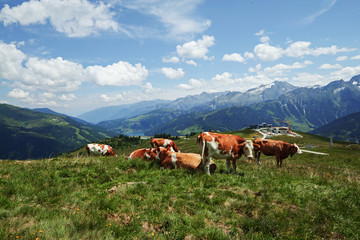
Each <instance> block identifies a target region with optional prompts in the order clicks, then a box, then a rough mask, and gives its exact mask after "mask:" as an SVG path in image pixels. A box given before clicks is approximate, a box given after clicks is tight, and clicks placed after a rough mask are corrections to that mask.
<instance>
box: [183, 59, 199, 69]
mask: <svg viewBox="0 0 360 240" xmlns="http://www.w3.org/2000/svg"><path fill="white" fill-rule="evenodd" d="M185 62H186V63H187V64H189V65H193V66H195V67H196V66H197V63H196V62H195V61H194V60H192V59H190V60H187V61H185Z"/></svg>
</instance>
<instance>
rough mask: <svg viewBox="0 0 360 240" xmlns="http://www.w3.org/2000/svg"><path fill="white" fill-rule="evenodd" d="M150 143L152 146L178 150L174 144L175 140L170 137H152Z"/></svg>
mask: <svg viewBox="0 0 360 240" xmlns="http://www.w3.org/2000/svg"><path fill="white" fill-rule="evenodd" d="M150 145H151V147H153V148H157V147H164V148H168V149H169V150H171V151H172V152H180V150H179V149H178V147H177V146H176V144H175V142H174V141H173V140H171V139H166V138H153V139H151V140H150Z"/></svg>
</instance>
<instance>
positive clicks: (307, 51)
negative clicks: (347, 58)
mask: <svg viewBox="0 0 360 240" xmlns="http://www.w3.org/2000/svg"><path fill="white" fill-rule="evenodd" d="M310 45H311V42H305V41H298V42H293V43H291V44H290V45H289V47H287V48H286V49H282V48H281V47H275V46H271V45H269V44H268V43H260V44H258V45H256V46H255V48H254V53H255V55H256V56H257V57H258V58H260V59H261V60H263V61H275V60H278V59H279V58H281V57H283V56H287V57H295V58H299V57H303V56H320V55H335V54H337V53H341V52H352V51H355V50H356V49H355V48H339V47H337V46H336V45H332V46H330V47H318V48H310Z"/></svg>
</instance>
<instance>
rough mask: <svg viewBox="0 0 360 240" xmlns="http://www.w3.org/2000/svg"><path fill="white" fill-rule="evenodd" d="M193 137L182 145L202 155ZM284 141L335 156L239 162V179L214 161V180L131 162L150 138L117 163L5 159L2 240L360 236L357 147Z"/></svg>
mask: <svg viewBox="0 0 360 240" xmlns="http://www.w3.org/2000/svg"><path fill="white" fill-rule="evenodd" d="M234 134H239V133H234ZM240 134H241V135H242V136H245V137H250V138H251V137H252V135H253V133H252V132H250V131H246V132H242V133H240ZM195 137H196V136H194V137H192V138H190V139H188V140H185V139H181V140H177V141H176V143H177V144H178V146H179V148H180V149H181V150H182V151H183V152H196V151H197V146H196V144H195ZM282 139H284V140H287V141H289V142H293V141H296V142H297V143H299V144H303V145H312V146H313V147H315V148H313V149H310V150H315V151H322V152H328V153H330V156H317V155H311V154H305V153H304V154H303V155H298V156H294V157H293V158H288V159H286V160H285V161H284V166H283V168H281V169H277V168H276V167H275V166H274V162H275V161H274V158H273V157H264V156H262V164H261V165H260V166H257V165H255V164H254V162H251V163H250V162H247V161H244V160H243V159H242V160H240V161H239V162H238V174H237V175H233V174H231V175H228V174H226V173H225V172H226V166H225V164H224V161H223V160H215V162H216V163H217V164H218V170H217V171H216V173H215V174H214V175H212V176H211V177H208V176H206V175H205V174H203V173H193V172H189V171H184V170H163V169H160V168H159V166H158V165H157V164H154V163H150V162H144V161H142V160H125V158H124V156H125V155H126V154H128V153H129V152H130V151H131V150H132V149H135V148H138V147H145V146H148V140H133V143H131V144H128V145H126V144H118V147H116V152H117V153H118V154H119V155H120V156H119V157H118V158H111V157H109V158H105V157H90V158H83V157H66V156H63V157H58V158H55V159H51V160H41V161H26V162H18V161H2V162H0V165H1V166H0V226H2V227H1V228H0V239H15V238H16V236H19V238H20V239H35V238H36V237H39V239H133V238H135V239H153V238H155V239H184V238H186V239H264V238H265V239H269V238H281V239H289V238H298V239H305V238H307V239H320V238H325V239H341V238H348V239H358V238H360V232H359V231H358V229H359V228H360V197H359V196H360V186H359V182H360V178H359V176H360V162H359V159H360V153H359V152H360V150H359V148H358V146H351V148H352V149H351V148H348V147H347V145H346V144H341V143H335V146H334V147H333V148H329V147H328V145H329V144H328V139H326V138H322V137H315V136H313V135H308V134H305V137H304V138H303V139H295V138H289V137H283V138H282ZM81 151H82V150H81ZM81 151H78V152H77V153H76V154H75V156H81V154H80V152H81ZM114 186H116V187H117V190H116V192H109V189H111V188H113V187H114Z"/></svg>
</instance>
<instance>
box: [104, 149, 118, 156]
mask: <svg viewBox="0 0 360 240" xmlns="http://www.w3.org/2000/svg"><path fill="white" fill-rule="evenodd" d="M105 155H106V156H110V155H112V156H114V157H117V156H118V155H116V154H115V152H114V150H113V149H112V148H110V149H108V150H107V152H106V154H105Z"/></svg>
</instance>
